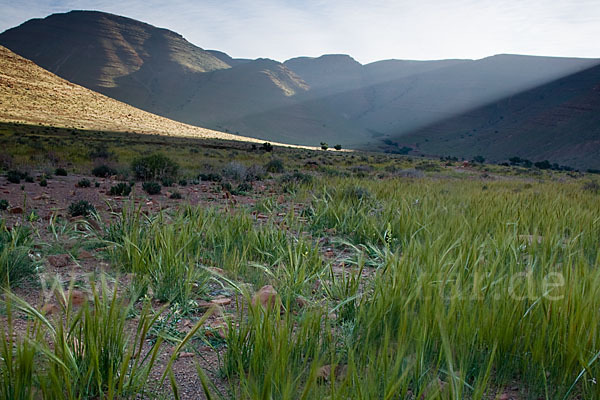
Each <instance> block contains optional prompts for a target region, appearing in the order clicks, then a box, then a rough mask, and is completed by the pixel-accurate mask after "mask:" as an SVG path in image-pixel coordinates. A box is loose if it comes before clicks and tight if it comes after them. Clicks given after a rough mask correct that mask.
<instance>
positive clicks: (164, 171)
mask: <svg viewBox="0 0 600 400" xmlns="http://www.w3.org/2000/svg"><path fill="white" fill-rule="evenodd" d="M131 170H132V171H133V174H134V175H135V177H136V179H138V180H142V181H148V180H153V179H158V180H163V179H170V180H174V179H175V178H177V172H178V171H179V165H177V163H176V162H175V161H173V160H171V159H170V158H169V157H167V156H165V155H163V154H160V153H156V154H152V155H150V156H145V157H139V158H136V159H135V160H133V162H132V163H131Z"/></svg>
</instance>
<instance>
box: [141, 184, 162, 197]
mask: <svg viewBox="0 0 600 400" xmlns="http://www.w3.org/2000/svg"><path fill="white" fill-rule="evenodd" d="M142 189H143V190H144V192H146V193H148V194H149V195H155V194H159V193H160V189H161V187H160V183H158V182H144V183H143V184H142Z"/></svg>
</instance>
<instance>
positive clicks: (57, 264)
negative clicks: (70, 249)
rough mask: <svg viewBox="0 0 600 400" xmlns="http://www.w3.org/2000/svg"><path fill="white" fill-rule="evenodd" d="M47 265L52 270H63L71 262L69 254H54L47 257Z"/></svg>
mask: <svg viewBox="0 0 600 400" xmlns="http://www.w3.org/2000/svg"><path fill="white" fill-rule="evenodd" d="M47 260H48V264H50V265H51V266H52V267H54V268H63V267H66V266H67V265H69V263H70V262H71V255H70V254H56V255H52V256H48V257H47Z"/></svg>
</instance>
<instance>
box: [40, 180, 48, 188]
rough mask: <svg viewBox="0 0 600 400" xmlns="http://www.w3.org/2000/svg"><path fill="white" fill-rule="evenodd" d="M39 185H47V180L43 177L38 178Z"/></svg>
mask: <svg viewBox="0 0 600 400" xmlns="http://www.w3.org/2000/svg"><path fill="white" fill-rule="evenodd" d="M40 186H41V187H46V186H48V181H47V180H46V179H45V178H42V180H40Z"/></svg>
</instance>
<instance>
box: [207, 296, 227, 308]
mask: <svg viewBox="0 0 600 400" xmlns="http://www.w3.org/2000/svg"><path fill="white" fill-rule="evenodd" d="M210 302H211V303H212V304H216V305H219V306H226V305H229V304H231V299H230V298H227V297H217V298H216V299H212V300H211V301H210Z"/></svg>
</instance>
